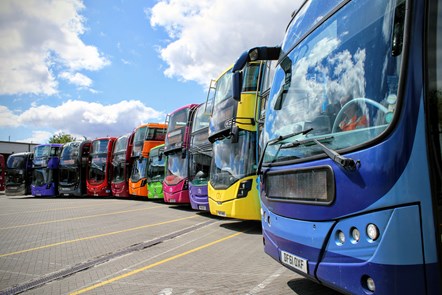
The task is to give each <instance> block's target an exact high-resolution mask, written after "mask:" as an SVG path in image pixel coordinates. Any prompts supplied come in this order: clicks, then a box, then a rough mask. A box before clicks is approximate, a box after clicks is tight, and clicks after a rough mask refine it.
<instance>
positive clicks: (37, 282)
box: [0, 220, 215, 295]
mask: <svg viewBox="0 0 442 295" xmlns="http://www.w3.org/2000/svg"><path fill="white" fill-rule="evenodd" d="M214 222H215V220H209V221H204V222H200V223H197V224H193V225H191V226H188V227H186V228H183V229H181V230H178V231H175V232H172V233H169V234H167V235H164V236H161V237H158V238H155V239H153V240H149V241H145V242H141V243H138V244H134V245H131V246H129V247H126V248H123V249H121V250H117V251H115V252H112V253H109V254H106V255H102V256H98V257H96V258H93V259H89V260H87V261H85V262H82V263H79V264H76V265H74V266H72V267H69V268H67V269H62V270H59V271H57V272H55V273H50V274H47V275H43V276H42V277H39V278H36V279H33V280H31V281H28V282H25V283H22V284H19V285H15V286H13V287H11V288H9V289H6V290H3V291H0V295H6V294H7V295H13V294H19V293H23V292H25V291H29V290H31V289H35V288H38V287H41V286H43V285H46V284H48V283H50V282H53V281H55V280H60V279H63V278H66V277H68V276H71V275H74V274H76V273H78V272H80V271H84V270H87V269H89V268H92V267H95V266H97V265H100V264H102V263H106V262H107V261H110V260H112V259H116V258H121V257H123V256H125V255H129V254H131V253H132V252H135V251H143V250H145V249H148V248H150V247H153V246H156V245H158V244H161V243H163V242H165V241H167V240H171V239H175V238H177V237H179V236H181V235H185V234H187V233H190V232H192V231H195V230H198V229H200V228H203V227H205V226H208V225H210V224H212V223H214Z"/></svg>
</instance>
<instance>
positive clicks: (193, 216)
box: [0, 215, 198, 257]
mask: <svg viewBox="0 0 442 295" xmlns="http://www.w3.org/2000/svg"><path fill="white" fill-rule="evenodd" d="M197 216H198V215H192V216H190V217H184V218H178V219H172V220H169V221H163V222H159V223H154V224H147V225H142V226H137V227H133V228H128V229H123V230H119V231H114V232H110V233H105V234H100V235H95V236H90V237H84V238H80V239H75V240H69V241H63V242H58V243H54V244H49V245H44V246H40V247H35V248H30V249H25V250H20V251H15V252H11V253H4V254H0V257H6V256H12V255H17V254H21V253H26V252H31V251H36V250H41V249H46V248H51V247H55V246H60V245H64V244H70V243H76V242H81V241H86V240H92V239H96V238H101V237H106V236H111V235H116V234H121V233H126V232H130V231H134V230H138V229H143V228H148V227H153V226H158V225H163V224H168V223H173V222H177V221H181V220H185V219H190V218H195V217H197Z"/></svg>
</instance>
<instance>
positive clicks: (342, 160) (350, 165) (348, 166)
mask: <svg viewBox="0 0 442 295" xmlns="http://www.w3.org/2000/svg"><path fill="white" fill-rule="evenodd" d="M332 138H333V137H332V136H330V137H325V138H322V139H320V140H326V139H332ZM309 142H314V143H315V144H317V145H318V146H319V147H320V148H321V149H322V150H323V151H324V153H325V154H326V155H327V156H328V157H329V158H330V159H332V160H333V162H335V163H336V164H338V165H339V166H341V167H342V168H344V169H345V170H347V171H355V170H356V168H359V166H360V165H361V163H360V161H359V160H357V161H355V160H353V159H352V158H346V157H344V156H341V155H340V154H338V153H337V152H336V151H334V150H332V149H331V148H329V147H326V146H325V145H323V144H322V143H321V142H319V140H317V139H316V138H311V139H307V140H302V141H294V142H290V143H287V144H285V145H283V146H281V148H283V149H287V148H292V147H297V146H300V145H302V144H306V143H309Z"/></svg>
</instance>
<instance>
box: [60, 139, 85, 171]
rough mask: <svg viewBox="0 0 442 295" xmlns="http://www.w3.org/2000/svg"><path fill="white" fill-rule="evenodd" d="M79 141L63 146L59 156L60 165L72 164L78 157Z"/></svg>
mask: <svg viewBox="0 0 442 295" xmlns="http://www.w3.org/2000/svg"><path fill="white" fill-rule="evenodd" d="M79 148H80V142H76V141H75V142H70V143H67V144H65V145H64V146H63V150H62V151H61V156H60V165H61V166H62V165H74V164H75V161H76V159H77V158H78V153H79Z"/></svg>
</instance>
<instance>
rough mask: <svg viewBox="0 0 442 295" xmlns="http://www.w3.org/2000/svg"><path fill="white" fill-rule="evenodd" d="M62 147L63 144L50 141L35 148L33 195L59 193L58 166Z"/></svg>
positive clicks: (54, 194) (53, 194)
mask: <svg viewBox="0 0 442 295" xmlns="http://www.w3.org/2000/svg"><path fill="white" fill-rule="evenodd" d="M62 147H63V145H62V144H58V143H49V144H41V145H38V146H36V147H35V148H34V159H33V160H32V169H33V171H32V184H31V194H32V195H33V196H56V195H58V167H59V163H60V152H61V148H62Z"/></svg>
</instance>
